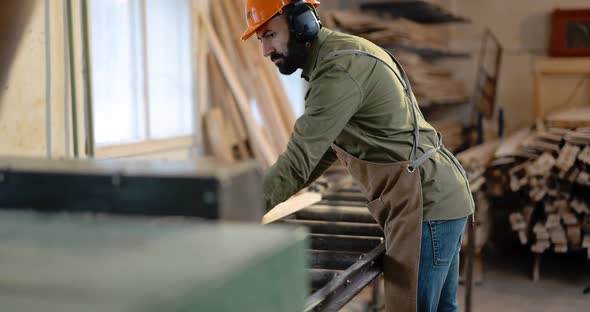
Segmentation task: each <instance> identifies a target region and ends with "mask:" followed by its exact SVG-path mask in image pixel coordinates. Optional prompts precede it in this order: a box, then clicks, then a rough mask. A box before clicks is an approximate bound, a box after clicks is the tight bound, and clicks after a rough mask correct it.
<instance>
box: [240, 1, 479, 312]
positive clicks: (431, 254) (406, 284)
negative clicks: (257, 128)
mask: <svg viewBox="0 0 590 312" xmlns="http://www.w3.org/2000/svg"><path fill="white" fill-rule="evenodd" d="M318 5H319V2H318V1H317V0H296V1H294V2H293V1H292V0H248V1H247V5H246V18H247V23H248V29H247V30H246V32H245V33H244V35H243V36H242V40H246V39H248V38H249V37H250V36H251V35H253V34H254V33H256V36H257V37H258V39H259V40H260V42H261V44H262V52H263V54H264V56H265V57H269V58H270V60H271V61H272V62H273V63H274V64H275V65H276V66H277V67H278V68H279V71H280V72H281V73H282V74H285V75H289V74H292V73H293V72H294V71H295V70H297V69H298V68H301V69H302V70H303V73H302V77H303V78H304V79H305V80H307V81H308V82H309V89H308V91H307V93H306V95H305V112H304V113H303V115H302V116H301V117H300V118H299V119H297V121H296V123H295V127H294V130H293V134H292V136H291V139H290V141H289V144H288V146H287V150H286V151H285V152H284V153H283V154H282V155H281V156H280V157H279V159H278V161H277V162H276V163H275V164H274V165H273V166H272V167H271V168H270V169H269V170H268V172H267V173H266V174H265V177H264V192H265V199H266V204H267V209H270V208H272V207H274V206H275V205H276V204H278V203H280V202H282V201H284V200H286V199H288V198H289V197H290V196H291V195H293V194H294V193H296V192H297V191H299V190H300V189H301V188H303V187H305V186H306V185H308V184H309V183H311V182H313V181H314V180H315V179H316V178H317V177H319V176H320V175H321V174H322V173H323V172H324V171H325V170H326V169H327V168H328V167H329V166H330V165H331V164H332V163H333V162H334V161H335V160H336V159H338V158H339V159H340V160H341V161H343V162H344V164H346V166H347V167H348V170H349V171H350V173H351V175H352V176H353V178H355V179H356V181H357V182H358V183H359V184H360V185H361V187H362V188H363V190H364V192H365V195H366V196H367V197H368V200H369V203H368V204H367V207H368V209H369V211H370V212H371V214H372V215H373V216H374V217H375V219H376V220H377V222H378V223H379V224H380V226H381V227H382V228H383V230H384V234H385V243H386V254H385V257H384V280H385V301H386V308H387V311H394V310H395V311H415V310H416V309H418V310H419V311H456V310H457V303H456V293H457V287H458V276H459V249H460V244H461V238H462V234H463V229H464V226H465V223H466V220H467V216H469V215H470V214H472V213H473V211H474V205H473V199H472V197H471V192H470V190H469V184H468V182H467V179H466V178H465V172H464V171H463V168H462V167H461V166H460V164H459V163H458V162H457V160H456V159H455V158H454V156H453V155H452V154H451V153H450V152H449V151H447V150H446V149H445V148H444V147H443V146H442V141H441V139H440V135H439V134H438V133H437V132H436V130H434V128H433V127H432V126H431V125H430V124H428V123H427V122H426V121H425V120H424V118H423V116H422V114H421V113H420V110H419V109H418V105H417V103H416V100H415V98H414V96H413V94H412V90H411V86H410V83H409V81H408V79H407V77H406V75H405V73H404V71H403V69H402V68H401V66H400V65H399V64H398V63H397V61H396V60H395V59H394V58H393V56H391V55H389V54H388V52H386V51H384V50H383V49H381V48H379V47H378V46H376V45H374V44H373V43H371V42H369V41H367V40H365V39H362V38H359V37H355V36H351V35H347V34H342V33H338V32H334V31H331V30H329V29H326V28H322V27H321V24H320V23H319V20H318V18H317V14H316V12H315V7H317V6H318Z"/></svg>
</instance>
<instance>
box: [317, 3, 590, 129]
mask: <svg viewBox="0 0 590 312" xmlns="http://www.w3.org/2000/svg"><path fill="white" fill-rule="evenodd" d="M371 1H376V2H379V1H381V0H324V1H322V7H320V9H322V8H326V9H353V10H354V9H357V8H358V6H359V4H360V3H366V2H371ZM440 3H441V5H443V6H444V7H447V8H448V9H450V10H451V11H452V12H454V13H456V14H458V15H461V16H465V17H467V18H469V19H470V20H471V23H468V24H462V23H461V24H449V25H450V26H449V27H450V30H451V37H452V40H451V48H452V49H455V50H457V51H465V52H469V53H471V55H472V56H471V57H470V58H469V59H467V60H464V59H459V60H449V59H447V60H444V61H441V62H440V64H442V65H444V66H447V67H449V68H450V69H452V71H453V72H454V73H455V76H456V77H457V78H458V79H461V80H462V81H464V82H465V87H466V90H467V91H468V92H469V93H472V92H473V89H474V85H475V82H474V78H475V74H476V69H477V62H478V54H479V49H480V45H481V39H482V35H483V31H484V29H485V27H489V28H490V29H491V31H492V32H493V33H494V34H496V36H497V37H498V38H499V40H500V42H501V44H502V45H503V47H504V55H503V61H502V65H501V75H500V80H499V85H498V97H497V102H496V103H497V105H498V106H502V107H503V109H504V112H505V127H506V129H505V130H506V131H507V132H511V131H514V130H516V129H518V128H520V127H522V126H529V125H531V124H532V123H533V121H534V88H533V86H534V71H533V69H534V64H535V61H537V60H539V59H544V58H546V57H547V47H548V40H549V36H550V14H551V12H552V10H553V9H556V8H584V7H586V8H588V7H590V2H589V1H588V0H519V1H508V0H441V1H440ZM589 61H590V58H589ZM580 79H581V76H569V77H565V76H564V77H550V78H548V79H546V81H545V83H543V85H542V88H543V89H544V90H545V92H544V98H543V103H544V106H545V107H547V108H548V111H551V110H555V109H559V108H561V107H563V106H564V103H566V102H568V101H567V100H568V99H570V96H571V95H572V94H573V91H574V89H575V86H576V85H577V84H578V82H579V81H580ZM581 104H590V79H587V80H586V81H585V82H583V83H582V85H581V87H580V88H579V90H578V91H577V92H576V95H575V96H574V97H573V98H571V100H570V101H569V103H568V105H570V106H575V105H581ZM457 116H460V117H457ZM435 118H440V119H463V120H467V118H469V112H468V111H466V108H465V107H457V108H453V109H450V110H448V111H446V112H441V111H437V112H436V117H435ZM495 127H496V125H495V122H493V121H492V122H487V123H486V128H487V129H488V130H487V132H488V136H487V137H488V138H491V137H493V134H492V132H494V128H495Z"/></svg>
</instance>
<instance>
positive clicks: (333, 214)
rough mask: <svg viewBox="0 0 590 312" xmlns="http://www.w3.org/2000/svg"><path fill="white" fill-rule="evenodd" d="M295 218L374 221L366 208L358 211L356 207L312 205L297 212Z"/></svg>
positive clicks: (358, 221)
mask: <svg viewBox="0 0 590 312" xmlns="http://www.w3.org/2000/svg"><path fill="white" fill-rule="evenodd" d="M295 217H296V218H297V219H300V220H322V221H335V222H356V223H375V219H374V218H373V216H371V214H370V213H369V211H368V210H367V209H366V208H365V209H359V208H357V207H331V206H323V205H322V206H320V205H314V206H311V207H308V208H305V209H302V210H300V211H298V212H297V213H296V214H295Z"/></svg>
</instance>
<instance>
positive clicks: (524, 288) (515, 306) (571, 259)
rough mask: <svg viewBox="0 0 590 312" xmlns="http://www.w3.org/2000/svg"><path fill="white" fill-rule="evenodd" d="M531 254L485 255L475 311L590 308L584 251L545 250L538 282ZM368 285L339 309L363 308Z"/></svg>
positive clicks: (362, 311)
mask: <svg viewBox="0 0 590 312" xmlns="http://www.w3.org/2000/svg"><path fill="white" fill-rule="evenodd" d="M532 262H533V258H532V257H531V255H530V254H528V252H526V250H524V249H520V250H517V251H511V252H502V253H498V254H496V255H495V256H487V257H485V258H484V276H483V283H482V284H480V285H477V286H475V288H474V293H473V306H472V307H473V308H472V311H475V312H492V311H493V312H497V311H502V312H517V311H518V312H529V311H530V312H533V311H534V312H538V311H548V312H553V311H555V312H570V311H571V312H574V311H576V312H580V311H590V294H586V295H585V294H583V293H582V291H583V290H584V288H586V287H589V286H590V261H589V260H586V254H585V252H582V253H574V254H568V255H562V254H548V255H545V256H544V257H543V259H542V262H541V274H540V277H541V278H540V280H539V281H538V282H533V281H532V279H531V274H530V273H531V268H532ZM370 298H371V291H370V290H369V289H367V290H365V291H363V292H362V293H361V294H359V295H358V296H357V297H356V298H355V299H354V300H353V301H351V302H350V303H349V304H348V305H347V306H346V307H345V308H343V309H342V310H341V312H366V311H369V310H368V302H369V301H370ZM458 300H459V306H460V311H465V305H464V304H465V290H464V287H463V286H461V287H460V290H459V294H458Z"/></svg>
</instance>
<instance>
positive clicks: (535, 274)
mask: <svg viewBox="0 0 590 312" xmlns="http://www.w3.org/2000/svg"><path fill="white" fill-rule="evenodd" d="M542 255H543V254H540V253H535V260H534V261H535V263H534V264H533V282H538V281H539V278H540V276H541V256H542Z"/></svg>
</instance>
